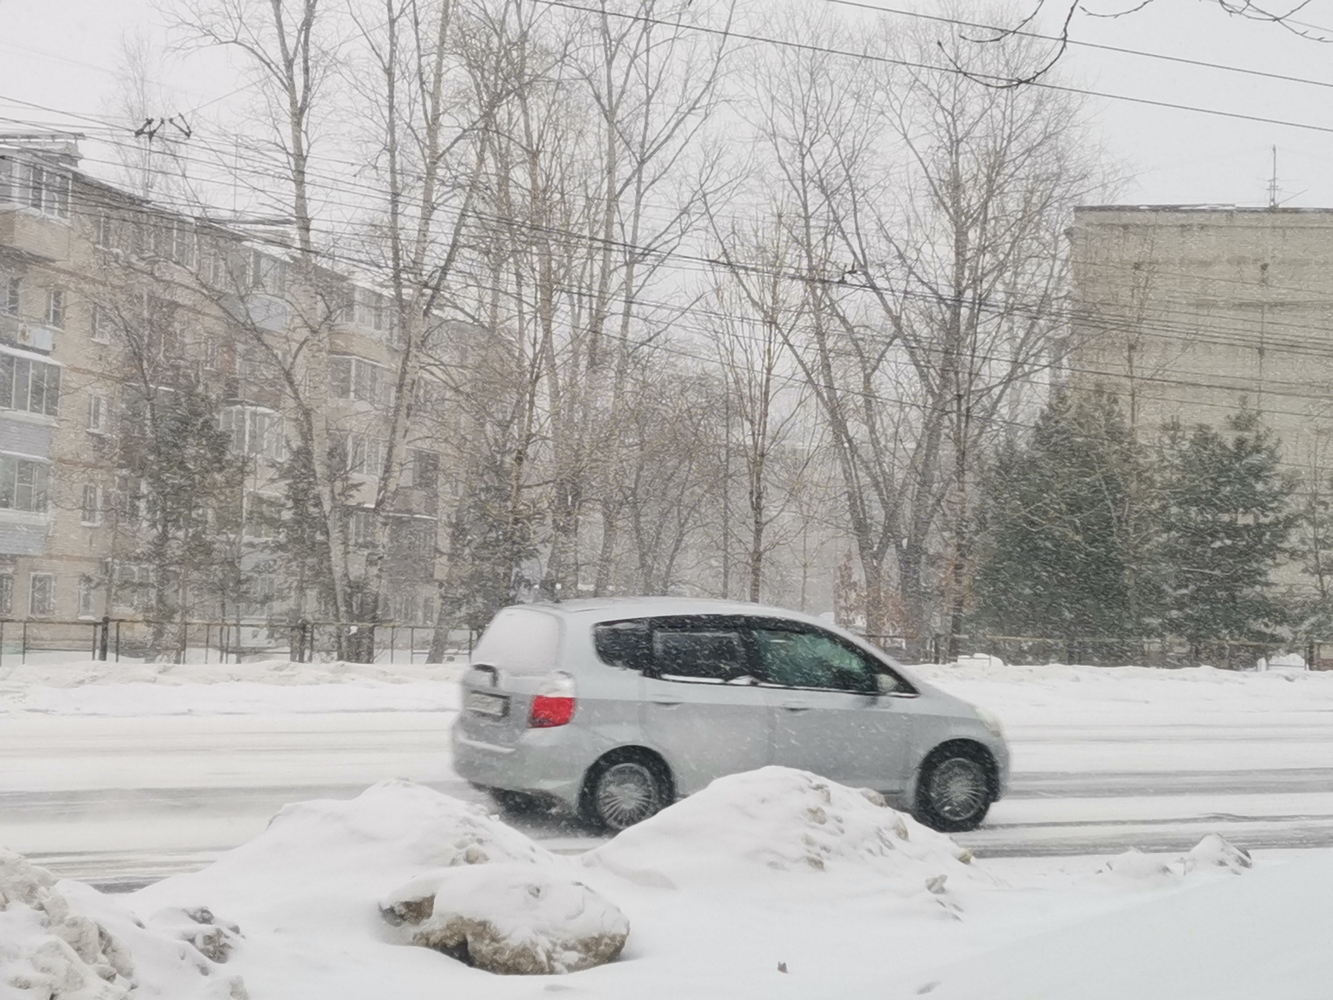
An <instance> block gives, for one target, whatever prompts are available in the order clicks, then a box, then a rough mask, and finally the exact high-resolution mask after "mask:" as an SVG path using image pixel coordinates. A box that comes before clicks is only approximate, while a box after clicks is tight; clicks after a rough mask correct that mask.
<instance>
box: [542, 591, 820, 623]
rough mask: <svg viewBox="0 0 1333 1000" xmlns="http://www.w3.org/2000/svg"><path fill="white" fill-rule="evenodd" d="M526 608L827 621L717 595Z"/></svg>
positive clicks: (604, 617)
mask: <svg viewBox="0 0 1333 1000" xmlns="http://www.w3.org/2000/svg"><path fill="white" fill-rule="evenodd" d="M528 607H532V608H540V609H541V610H543V611H548V612H551V613H552V614H561V615H569V616H574V615H578V616H580V617H584V616H587V617H590V618H592V619H593V620H594V621H614V620H616V619H620V618H644V617H648V616H657V615H761V616H764V617H776V618H789V619H792V620H793V621H801V622H808V623H810V624H814V625H821V626H824V627H827V626H828V622H826V621H823V620H822V619H819V618H816V617H814V616H813V615H808V614H805V613H804V612H801V611H792V610H790V609H788V608H776V607H773V606H771V605H767V604H752V603H750V602H749V601H728V600H723V599H721V598H716V597H589V598H579V599H578V600H573V601H560V602H558V603H542V604H532V605H528Z"/></svg>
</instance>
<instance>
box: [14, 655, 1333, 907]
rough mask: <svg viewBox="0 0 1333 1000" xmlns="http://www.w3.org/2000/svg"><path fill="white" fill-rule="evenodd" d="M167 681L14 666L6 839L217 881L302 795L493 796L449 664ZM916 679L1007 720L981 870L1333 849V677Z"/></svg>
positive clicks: (64, 857) (979, 670) (1127, 671)
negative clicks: (452, 746) (1003, 792)
mask: <svg viewBox="0 0 1333 1000" xmlns="http://www.w3.org/2000/svg"><path fill="white" fill-rule="evenodd" d="M159 669H160V668H151V667H146V668H133V669H131V668H125V669H123V670H121V671H120V672H118V673H115V674H112V673H110V672H109V671H108V668H107V667H106V666H105V665H98V666H93V665H79V664H68V665H61V666H58V667H57V666H51V667H46V668H41V669H38V668H32V669H26V668H25V669H24V670H21V671H9V672H8V673H7V674H0V845H5V846H7V847H9V848H11V849H13V850H17V851H19V852H21V853H24V854H27V855H28V856H29V857H30V858H31V859H32V860H33V861H35V862H37V863H39V864H43V865H45V866H47V867H50V868H52V869H53V870H55V871H56V872H57V873H59V874H62V875H69V876H73V877H77V878H82V879H91V880H94V881H98V882H102V883H105V884H115V883H117V882H118V881H124V882H125V883H126V884H135V883H142V882H143V881H145V880H151V879H152V878H155V877H158V876H160V875H163V874H168V873H171V872H174V871H180V870H186V869H192V868H196V867H199V866H200V865H202V864H203V863H205V862H207V861H208V860H211V859H212V858H213V857H215V856H216V855H217V854H219V853H220V852H221V851H223V850H226V849H228V848H230V847H233V846H235V845H237V844H239V843H241V842H242V841H244V840H246V839H249V838H250V837H252V836H254V835H255V834H257V833H258V832H259V831H261V830H262V829H263V828H264V826H265V824H266V823H267V821H268V819H269V818H270V817H271V816H272V814H273V813H274V812H275V811H276V810H277V809H278V808H279V807H280V806H281V805H283V804H285V803H288V802H292V801H296V800H301V799H310V798H321V797H330V798H350V797H352V796H353V795H355V794H357V793H358V792H360V791H361V790H362V789H364V788H365V787H366V786H367V785H369V784H371V783H373V782H375V781H378V780H380V779H382V778H386V777H398V778H407V779H411V780H413V781H418V782H421V783H424V784H427V785H430V786H431V787H433V788H436V789H439V790H441V791H445V792H447V793H448V794H450V795H455V796H458V797H460V798H470V799H477V798H478V797H479V796H478V795H477V793H475V792H473V791H472V790H471V789H469V788H468V787H467V785H466V784H465V783H464V782H462V781H461V780H460V779H458V778H457V776H455V775H454V774H453V772H452V770H451V768H450V763H449V748H448V730H449V726H450V723H451V721H452V717H453V713H454V711H455V710H456V709H455V706H456V695H455V690H456V689H455V688H454V686H453V685H452V684H451V683H449V682H448V678H447V676H441V674H440V671H439V669H438V668H434V669H433V670H432V669H428V668H422V667H416V668H405V667H399V668H397V669H396V672H394V673H393V674H389V673H387V672H386V671H384V670H381V669H379V668H363V672H362V673H361V674H360V675H358V674H356V673H355V672H353V671H351V670H342V669H341V668H336V669H329V670H328V671H327V673H326V674H316V675H314V676H310V675H309V674H306V673H304V672H303V671H304V670H306V669H308V668H297V667H293V666H291V665H286V664H281V665H262V664H261V665H255V666H247V667H245V668H236V667H228V668H217V667H214V668H211V671H212V672H211V673H210V672H209V669H210V668H195V669H194V671H193V672H190V671H188V670H186V668H175V669H176V671H180V672H181V673H180V675H179V676H176V675H175V672H171V673H169V674H161V675H159V674H158V673H157V671H158V670H159ZM136 670H137V671H138V672H136ZM372 672H373V673H372ZM918 673H920V674H922V675H923V676H925V677H927V678H928V679H930V680H932V681H934V682H936V683H939V684H940V685H941V686H943V687H946V688H948V689H950V690H952V691H954V692H956V693H958V694H960V695H962V696H964V697H966V698H969V699H971V700H972V701H974V702H977V703H979V704H984V705H986V706H987V707H989V708H991V709H992V710H994V711H996V712H997V713H998V714H999V715H1000V716H1001V718H1003V719H1004V720H1005V722H1006V726H1007V728H1008V735H1009V738H1010V740H1011V743H1012V745H1013V748H1014V767H1015V771H1014V780H1013V787H1012V790H1011V793H1010V796H1009V797H1008V798H1007V799H1005V800H1004V801H1003V802H1000V803H999V804H997V805H996V806H995V808H994V809H993V810H992V813H991V816H990V818H989V819H988V821H987V823H986V825H985V826H984V827H983V828H982V829H980V830H978V831H976V832H974V833H972V834H966V835H963V836H961V837H959V838H957V839H959V840H960V841H961V842H963V843H965V844H967V845H969V846H971V847H973V848H974V849H975V850H976V851H977V852H978V854H980V855H982V856H986V855H991V856H1023V855H1033V856H1035V855H1052V854H1109V853H1116V852H1119V851H1121V850H1124V849H1125V848H1128V847H1138V848H1140V849H1142V850H1148V851H1180V850H1183V849H1186V848H1188V847H1189V846H1190V845H1192V844H1194V843H1196V842H1197V841H1198V840H1199V838H1200V837H1202V836H1203V835H1204V834H1206V833H1210V832H1218V833H1221V834H1222V835H1223V836H1225V837H1226V838H1227V839H1228V840H1230V841H1232V842H1233V843H1236V844H1239V845H1241V846H1246V847H1251V848H1313V847H1327V846H1333V766H1330V765H1329V763H1328V762H1331V761H1333V676H1328V675H1323V674H1306V673H1287V674H1284V673H1277V672H1274V673H1268V674H1235V673H1228V672H1223V671H1214V670H1209V669H1207V668H1203V669H1199V670H1183V671H1155V670H1147V669H1140V668H1119V669H1098V668H1087V667H1062V666H1047V667H1030V668H1028V667H1005V666H1001V665H998V664H990V663H984V662H980V663H963V664H960V665H955V666H948V667H932V668H923V669H921V670H919V671H918ZM296 680H301V681H305V680H311V681H314V682H315V683H293V682H294V681H296ZM275 681H276V682H277V683H275ZM525 830H526V832H528V833H529V834H530V835H532V836H535V837H537V838H538V839H541V840H543V841H544V842H545V843H546V846H548V847H549V848H551V849H553V850H556V851H559V852H562V853H563V852H573V851H578V850H582V849H584V848H586V847H588V846H591V845H592V844H593V843H595V842H596V840H595V838H593V837H590V836H589V835H588V834H587V833H586V832H584V831H581V830H579V829H578V828H577V827H575V826H572V825H570V824H565V823H559V822H555V821H551V820H545V821H536V822H532V823H529V824H527V825H526V827H525Z"/></svg>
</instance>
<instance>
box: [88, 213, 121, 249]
mask: <svg viewBox="0 0 1333 1000" xmlns="http://www.w3.org/2000/svg"><path fill="white" fill-rule="evenodd" d="M96 226H97V228H96V231H95V232H94V233H93V243H94V244H95V245H97V246H99V247H101V248H102V249H103V250H109V249H111V248H112V247H114V246H115V245H116V224H115V222H114V221H113V220H112V218H111V213H110V212H99V213H98V214H97V222H96Z"/></svg>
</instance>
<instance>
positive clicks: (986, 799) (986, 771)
mask: <svg viewBox="0 0 1333 1000" xmlns="http://www.w3.org/2000/svg"><path fill="white" fill-rule="evenodd" d="M992 768H993V765H992V764H991V762H990V759H989V755H988V754H987V753H986V751H985V750H983V749H982V748H980V747H978V746H975V745H973V744H970V743H958V744H953V745H946V746H944V747H941V748H940V749H938V750H936V751H935V752H934V753H932V754H931V755H930V756H929V757H927V758H926V761H925V763H924V764H922V765H921V775H920V779H919V780H918V782H917V789H916V817H917V819H919V820H920V821H921V822H922V823H925V824H926V826H929V827H931V828H933V829H936V830H939V831H941V832H943V833H959V832H961V831H964V830H975V829H976V828H977V827H978V826H980V825H981V821H982V820H983V819H985V818H986V813H987V811H988V810H989V809H990V805H991V802H992V801H993V800H994V798H995V791H994V779H993V778H992Z"/></svg>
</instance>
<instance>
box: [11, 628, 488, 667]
mask: <svg viewBox="0 0 1333 1000" xmlns="http://www.w3.org/2000/svg"><path fill="white" fill-rule="evenodd" d="M475 639H476V633H474V632H471V631H468V630H455V631H450V632H447V633H443V632H441V630H439V629H437V628H436V627H435V626H431V625H417V624H399V623H397V622H337V621H322V620H302V621H296V622H276V621H275V622H270V621H255V620H250V621H247V620H245V619H240V620H233V621H208V620H198V621H196V620H185V621H182V620H180V619H176V620H173V621H161V620H154V619H146V618H112V617H110V616H107V617H104V618H99V619H92V618H80V619H74V620H63V621H62V620H55V619H50V618H0V666H3V665H6V664H7V663H8V664H12V663H13V662H15V661H17V662H19V663H26V662H28V661H29V660H30V659H34V658H37V657H46V658H50V657H51V656H59V657H60V658H62V659H68V657H69V655H70V654H75V655H77V654H79V653H84V654H86V655H87V657H88V658H89V659H93V660H108V661H112V662H119V661H120V660H121V659H122V658H126V659H135V660H155V661H165V662H173V663H228V662H234V663H240V662H243V661H245V660H254V659H260V658H265V659H289V660H296V661H302V662H308V661H311V660H332V659H335V658H337V656H338V654H339V652H340V651H341V654H342V656H343V657H344V658H355V659H359V660H365V661H367V662H387V663H397V662H402V663H413V662H417V663H420V662H425V661H426V659H427V658H428V657H429V654H430V653H431V652H436V653H444V654H446V655H449V654H452V655H457V654H459V653H470V652H471V651H472V643H473V642H474V641H475Z"/></svg>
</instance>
